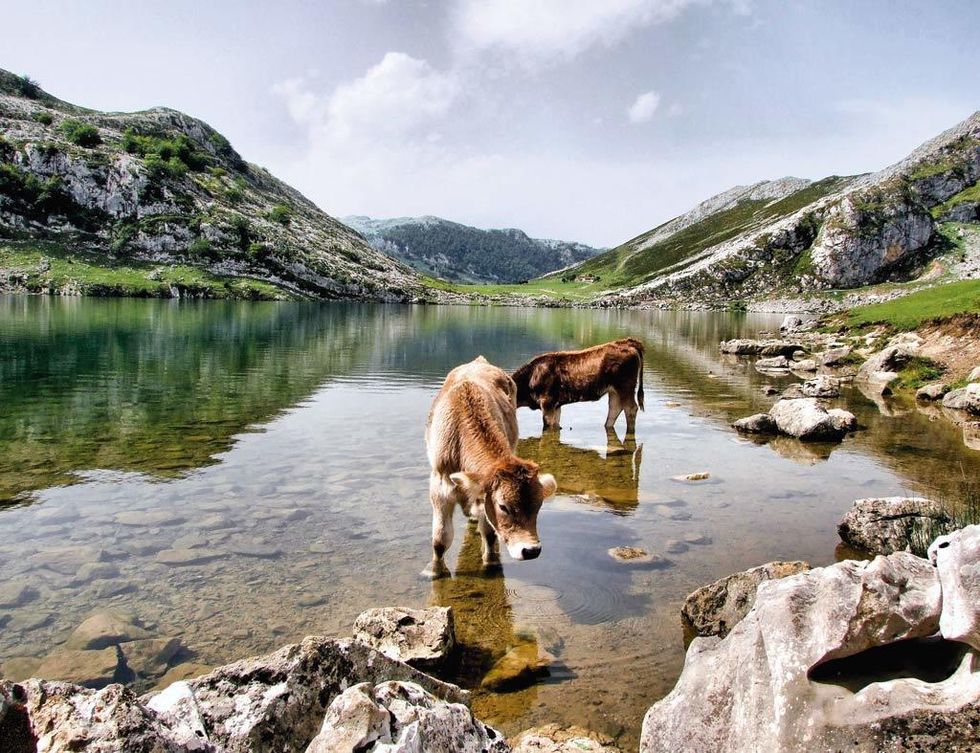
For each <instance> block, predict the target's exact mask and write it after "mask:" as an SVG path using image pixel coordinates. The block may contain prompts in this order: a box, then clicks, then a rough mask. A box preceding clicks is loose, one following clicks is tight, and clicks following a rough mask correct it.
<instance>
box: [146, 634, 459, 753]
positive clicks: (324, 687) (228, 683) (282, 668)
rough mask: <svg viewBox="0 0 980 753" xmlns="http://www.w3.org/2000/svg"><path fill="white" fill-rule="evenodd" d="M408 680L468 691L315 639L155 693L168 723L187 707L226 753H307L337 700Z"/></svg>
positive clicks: (156, 706)
mask: <svg viewBox="0 0 980 753" xmlns="http://www.w3.org/2000/svg"><path fill="white" fill-rule="evenodd" d="M387 680H404V681H408V682H413V683H416V684H418V685H420V686H421V687H422V688H424V689H425V690H427V691H429V692H431V693H433V694H434V695H435V696H436V697H438V698H440V699H442V700H445V701H449V702H451V703H459V702H464V701H465V700H466V698H467V694H466V693H465V692H464V691H462V690H460V689H459V688H457V687H456V686H455V685H449V684H447V683H443V682H440V681H438V680H436V679H434V678H432V677H429V676H428V675H424V674H422V673H421V672H419V671H417V670H415V669H413V668H412V667H410V666H408V665H407V664H403V663H402V662H399V661H395V660H394V659H389V658H388V657H387V656H385V655H384V654H382V653H381V652H379V651H375V650H374V649H373V648H370V647H369V646H366V645H364V644H363V643H360V642H359V641H355V640H351V639H344V640H331V639H328V638H323V637H318V636H311V637H308V638H305V639H304V640H303V642H302V643H298V644H293V645H290V646H285V647H284V648H281V649H280V650H278V651H276V652H275V653H272V654H268V655H266V656H260V657H254V658H251V659H243V660H242V661H239V662H235V663H234V664H229V665H227V666H224V667H219V668H217V669H215V670H214V671H212V672H211V673H209V674H206V675H204V676H203V677H199V678H196V679H194V680H189V681H187V682H186V686H187V687H186V690H187V691H189V697H188V694H187V693H182V694H174V695H170V694H167V693H166V691H164V692H163V693H161V694H159V695H156V696H152V697H149V698H148V699H147V705H148V706H149V707H150V708H151V709H153V710H154V711H155V712H157V713H158V714H159V716H160V718H161V719H162V720H163V721H164V723H166V724H168V725H177V724H180V723H182V720H184V719H186V718H187V709H188V707H193V708H194V709H195V712H196V713H197V714H198V715H199V717H200V720H201V726H202V728H203V729H204V730H206V731H207V738H206V739H205V742H208V743H209V744H211V745H213V746H214V747H215V748H217V749H220V750H222V751H226V752H227V753H293V752H296V753H301V752H302V751H304V750H305V749H306V746H307V745H309V743H310V741H311V740H312V739H313V737H314V736H315V735H316V733H317V729H318V728H319V725H320V722H321V720H322V719H323V715H324V713H325V712H326V710H327V707H328V706H329V705H330V702H331V701H332V700H333V699H334V698H335V697H336V696H338V695H340V693H342V692H343V691H344V690H346V689H347V688H348V687H350V686H351V685H353V684H356V683H360V682H370V683H377V682H384V681H387Z"/></svg>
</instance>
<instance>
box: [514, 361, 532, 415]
mask: <svg viewBox="0 0 980 753" xmlns="http://www.w3.org/2000/svg"><path fill="white" fill-rule="evenodd" d="M511 379H513V380H514V384H515V385H516V386H517V407H518V408H532V409H533V410H537V409H538V401H537V400H535V399H534V395H532V394H531V364H525V365H524V366H521V368H519V369H518V370H517V371H515V372H514V373H513V374H512V375H511Z"/></svg>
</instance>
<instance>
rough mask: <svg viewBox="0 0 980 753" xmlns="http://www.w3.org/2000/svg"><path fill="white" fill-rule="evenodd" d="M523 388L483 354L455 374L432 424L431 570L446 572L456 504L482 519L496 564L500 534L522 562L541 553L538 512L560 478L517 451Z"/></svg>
mask: <svg viewBox="0 0 980 753" xmlns="http://www.w3.org/2000/svg"><path fill="white" fill-rule="evenodd" d="M516 393H517V388H516V387H515V386H514V382H513V380H512V379H511V378H510V377H509V376H507V374H506V373H505V372H504V371H502V370H501V369H498V368H497V367H496V366H493V365H492V364H490V363H488V362H487V359H485V358H484V357H483V356H480V357H478V358H476V359H474V360H473V361H470V362H469V363H466V364H463V365H462V366H457V367H456V368H455V369H453V370H452V371H450V372H449V375H448V376H447V377H446V381H445V382H444V383H443V385H442V389H441V390H439V394H438V395H436V399H435V401H434V402H433V404H432V411H431V412H430V413H429V422H428V424H427V425H426V427H425V446H426V451H427V453H428V456H429V464H430V465H431V467H432V473H431V474H430V476H429V500H430V501H431V502H432V564H431V566H430V568H429V569H428V570H427V571H426V573H425V574H426V575H430V576H432V577H438V576H440V575H443V574H445V572H446V566H445V564H444V562H443V555H444V554H445V552H446V550H447V549H448V548H449V546H450V544H452V542H453V511H454V510H455V509H456V505H459V506H461V507H462V508H463V510H464V511H465V512H466V514H467V515H469V516H471V517H474V518H476V519H477V526H478V528H479V531H480V534H481V535H482V536H483V561H484V562H485V563H487V564H491V563H493V562H496V561H497V560H498V558H499V555H498V554H497V537H498V536H499V537H500V538H501V539H502V540H503V543H504V546H506V547H507V551H508V552H509V553H510V556H511V557H513V558H514V559H516V560H530V559H534V558H535V557H537V556H538V555H539V554H540V553H541V542H540V540H539V539H538V529H537V521H538V510H540V509H541V503H542V502H543V501H544V500H545V499H546V498H547V497H550V496H551V495H552V494H554V493H555V489H556V488H557V487H558V484H557V483H556V482H555V479H554V477H553V476H551V475H550V474H548V473H541V474H539V473H538V465H537V463H533V462H531V461H530V460H522V459H521V458H519V457H517V456H516V455H515V454H514V449H515V447H516V446H517V405H516V403H515V395H516Z"/></svg>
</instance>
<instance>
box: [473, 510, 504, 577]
mask: <svg viewBox="0 0 980 753" xmlns="http://www.w3.org/2000/svg"><path fill="white" fill-rule="evenodd" d="M476 527H477V530H478V531H479V532H480V536H481V538H482V539H483V564H484V565H498V564H500V551H499V549H498V548H497V532H496V531H495V530H493V526H492V525H490V521H489V520H487V516H486V513H484V512H483V511H482V510H481V511H480V518H479V520H478V521H477V524H476Z"/></svg>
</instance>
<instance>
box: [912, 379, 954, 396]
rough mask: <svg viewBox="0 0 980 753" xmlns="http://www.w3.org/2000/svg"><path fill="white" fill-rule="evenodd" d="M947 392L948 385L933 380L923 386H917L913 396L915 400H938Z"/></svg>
mask: <svg viewBox="0 0 980 753" xmlns="http://www.w3.org/2000/svg"><path fill="white" fill-rule="evenodd" d="M947 392H949V385H947V384H943V383H942V382H933V383H932V384H927V385H926V386H924V387H919V389H917V390H916V391H915V398H916V400H939V399H940V398H942V396H943V395H945V394H946V393H947Z"/></svg>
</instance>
